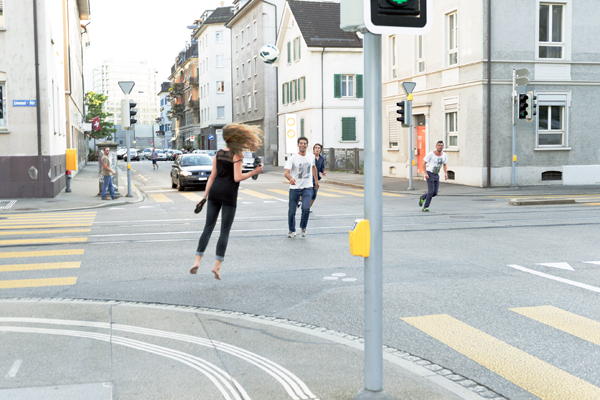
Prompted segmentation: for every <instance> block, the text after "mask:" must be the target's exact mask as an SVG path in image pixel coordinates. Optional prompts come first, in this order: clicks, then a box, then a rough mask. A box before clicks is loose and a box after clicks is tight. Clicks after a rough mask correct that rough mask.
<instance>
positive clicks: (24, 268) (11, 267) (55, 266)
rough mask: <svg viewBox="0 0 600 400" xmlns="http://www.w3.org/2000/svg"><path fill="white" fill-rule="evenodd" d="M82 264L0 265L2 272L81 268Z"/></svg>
mask: <svg viewBox="0 0 600 400" xmlns="http://www.w3.org/2000/svg"><path fill="white" fill-rule="evenodd" d="M80 266H81V262H80V261H76V262H55V263H40V264H8V265H0V272H11V271H37V270H42V269H70V268H79V267H80Z"/></svg>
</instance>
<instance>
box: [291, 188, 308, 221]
mask: <svg viewBox="0 0 600 400" xmlns="http://www.w3.org/2000/svg"><path fill="white" fill-rule="evenodd" d="M312 194H313V189H312V188H304V189H290V203H289V209H288V226H289V228H290V232H296V208H298V200H300V197H302V216H301V217H300V229H306V225H308V216H309V215H310V199H311V197H312Z"/></svg>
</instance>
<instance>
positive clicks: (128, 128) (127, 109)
mask: <svg viewBox="0 0 600 400" xmlns="http://www.w3.org/2000/svg"><path fill="white" fill-rule="evenodd" d="M125 104H126V105H127V107H126V110H123V109H121V112H122V113H123V112H125V111H127V113H129V93H127V94H125ZM125 118H129V115H126V116H125ZM121 120H123V117H122V116H121ZM130 130H131V128H130V127H127V128H125V132H127V138H126V140H127V195H126V196H125V197H133V196H132V195H131V164H130V163H131V141H130V140H129V139H130V138H129V135H130V133H129V131H130Z"/></svg>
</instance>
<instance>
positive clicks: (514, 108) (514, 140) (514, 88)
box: [510, 69, 518, 187]
mask: <svg viewBox="0 0 600 400" xmlns="http://www.w3.org/2000/svg"><path fill="white" fill-rule="evenodd" d="M512 78H513V84H512V178H511V182H510V187H517V183H516V172H515V167H516V163H517V118H516V116H515V114H516V113H517V106H518V105H517V72H516V71H515V70H514V69H513V76H512Z"/></svg>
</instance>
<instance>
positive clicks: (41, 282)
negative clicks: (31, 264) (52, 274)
mask: <svg viewBox="0 0 600 400" xmlns="http://www.w3.org/2000/svg"><path fill="white" fill-rule="evenodd" d="M75 283H77V278H76V277H69V278H45V279H18V280H12V281H0V289H17V288H26V287H41V286H67V285H74V284H75Z"/></svg>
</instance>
